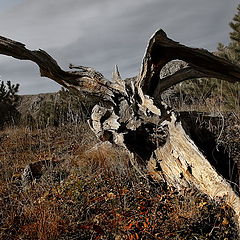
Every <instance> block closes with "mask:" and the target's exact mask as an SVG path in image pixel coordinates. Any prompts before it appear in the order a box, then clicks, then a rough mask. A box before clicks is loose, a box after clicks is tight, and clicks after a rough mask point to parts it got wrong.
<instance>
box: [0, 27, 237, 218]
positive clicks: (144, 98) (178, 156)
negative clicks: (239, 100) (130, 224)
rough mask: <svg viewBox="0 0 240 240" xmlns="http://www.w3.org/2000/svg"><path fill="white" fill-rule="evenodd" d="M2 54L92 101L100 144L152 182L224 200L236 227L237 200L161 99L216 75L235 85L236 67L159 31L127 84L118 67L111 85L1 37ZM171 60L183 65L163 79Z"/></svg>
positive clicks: (98, 75) (97, 75) (82, 69)
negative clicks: (115, 148) (117, 150)
mask: <svg viewBox="0 0 240 240" xmlns="http://www.w3.org/2000/svg"><path fill="white" fill-rule="evenodd" d="M0 53H1V54H5V55H9V56H12V57H14V58H17V59H21V60H30V61H33V62H35V63H36V64H37V65H38V66H39V68H40V72H41V76H45V77H48V78H51V79H52V80H54V81H56V82H57V83H59V84H61V85H63V86H64V87H66V88H70V89H76V90H77V91H78V93H79V94H81V95H82V96H83V97H84V98H86V99H88V100H90V101H96V103H97V104H96V105H95V107H94V108H93V110H92V116H91V119H90V120H89V125H90V127H91V128H92V130H93V131H94V132H95V134H96V135H97V136H98V137H99V139H100V140H102V141H109V142H111V143H112V144H117V145H120V146H122V147H123V148H125V149H126V151H127V152H128V153H129V154H130V155H131V156H132V163H133V165H134V166H135V167H136V166H138V167H139V168H140V169H141V171H143V172H144V174H147V172H148V171H149V172H151V174H152V177H153V178H155V179H156V180H157V179H160V178H161V180H162V179H165V181H166V182H167V183H169V184H172V185H174V186H175V187H177V188H179V189H181V188H184V187H194V188H198V189H199V190H200V191H202V192H204V193H206V194H207V195H209V197H211V198H214V199H218V198H219V197H222V198H224V199H225V201H226V202H227V203H228V204H229V205H230V206H231V207H232V208H233V209H234V210H235V212H236V217H237V219H238V223H240V199H239V197H238V196H237V195H236V194H235V193H234V191H233V190H232V188H231V186H230V185H229V184H228V183H227V181H226V180H224V179H223V177H221V176H220V175H219V174H218V173H217V172H216V171H215V169H214V168H213V167H212V166H211V165H210V163H209V162H208V160H207V159H206V158H205V156H203V154H202V153H201V152H200V151H199V150H198V148H197V147H196V145H195V144H194V142H193V141H192V140H191V139H190V138H189V137H188V136H187V135H186V133H185V132H184V130H183V128H182V126H181V122H178V121H177V120H176V117H175V114H174V113H173V112H172V111H171V109H169V108H168V106H166V105H165V104H164V103H162V102H161V101H160V100H159V97H160V94H161V92H163V91H164V90H166V89H167V88H169V87H170V86H172V85H174V84H177V83H179V82H182V81H185V80H187V79H195V78H199V77H216V78H220V79H223V80H226V81H229V82H232V83H235V82H239V81H240V67H239V66H236V65H234V64H232V63H230V62H228V61H226V60H224V59H222V58H219V57H217V56H214V55H213V54H211V53H209V52H208V51H206V50H203V49H195V48H189V47H186V46H184V45H181V44H179V43H177V42H175V41H173V40H171V39H169V38H168V37H167V35H166V33H165V32H164V31H162V30H159V31H157V32H156V33H155V34H154V35H153V37H152V38H151V39H150V41H149V44H148V47H147V49H146V54H145V57H144V59H143V63H142V69H141V71H140V73H139V75H138V76H137V77H135V78H131V79H126V80H122V79H121V76H120V74H119V71H118V69H117V67H116V69H115V72H114V73H113V79H112V81H108V80H107V79H105V78H104V77H103V75H102V74H101V73H99V72H97V71H96V70H94V69H92V68H90V67H83V66H73V65H70V68H71V69H75V70H74V71H63V70H62V69H61V68H60V67H59V66H58V64H57V62H56V61H55V60H54V59H53V58H52V57H51V56H49V55H48V54H47V53H46V52H44V51H43V50H37V51H31V50H28V49H27V48H26V47H25V45H24V44H22V43H19V42H16V41H13V40H10V39H7V38H4V37H0ZM174 59H179V60H183V61H185V62H186V63H187V64H186V66H185V67H184V68H182V69H180V70H179V71H178V72H176V73H174V74H172V75H170V76H168V77H165V78H163V79H161V78H160V72H161V69H162V68H163V67H164V65H165V64H166V63H168V62H169V61H172V60H174ZM99 103H100V104H99Z"/></svg>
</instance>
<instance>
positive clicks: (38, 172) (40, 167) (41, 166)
mask: <svg viewBox="0 0 240 240" xmlns="http://www.w3.org/2000/svg"><path fill="white" fill-rule="evenodd" d="M62 162H63V161H52V160H41V161H37V162H33V163H29V164H28V165H27V166H26V167H25V168H24V170H23V173H22V176H21V179H22V185H23V186H26V185H28V184H29V183H31V182H32V181H34V180H39V179H40V178H41V177H42V176H43V175H44V174H45V173H46V172H48V171H49V170H50V171H51V172H52V171H53V169H54V168H55V167H56V166H58V165H59V164H60V163H62ZM59 175H61V174H59ZM64 176H65V177H66V174H64Z"/></svg>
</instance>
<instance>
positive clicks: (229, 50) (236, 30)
mask: <svg viewBox="0 0 240 240" xmlns="http://www.w3.org/2000/svg"><path fill="white" fill-rule="evenodd" d="M237 11H238V12H237V13H236V14H235V16H234V17H233V20H232V22H230V24H229V25H230V27H231V29H232V32H230V40H231V42H230V43H229V44H228V45H227V46H224V45H223V44H221V43H219V45H218V51H219V55H220V56H221V57H224V58H226V59H228V60H230V61H231V62H234V63H235V64H240V4H239V5H238V7H237Z"/></svg>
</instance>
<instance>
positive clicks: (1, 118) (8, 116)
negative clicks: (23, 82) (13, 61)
mask: <svg viewBox="0 0 240 240" xmlns="http://www.w3.org/2000/svg"><path fill="white" fill-rule="evenodd" d="M18 89H19V84H16V85H14V84H12V83H11V82H10V81H7V83H6V84H5V83H4V81H1V82H0V129H2V128H3V127H4V126H5V125H7V124H10V123H14V124H15V123H16V122H17V121H19V119H20V113H19V112H18V110H17V109H16V107H17V104H18V101H19V96H18V95H17V92H18Z"/></svg>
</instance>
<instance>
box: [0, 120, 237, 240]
mask: <svg viewBox="0 0 240 240" xmlns="http://www.w3.org/2000/svg"><path fill="white" fill-rule="evenodd" d="M0 136H1V143H0V144H1V145H0V147H1V154H0V159H1V174H0V181H1V184H0V206H1V208H0V209H1V210H0V239H41V240H43V239H236V228H235V224H234V219H233V218H232V216H233V213H232V211H231V209H229V208H228V207H227V206H225V205H222V204H221V201H219V202H213V201H211V200H210V199H208V198H207V197H206V196H204V195H202V194H201V193H199V192H197V191H193V190H191V189H185V190H184V191H182V192H181V193H179V192H178V191H177V190H176V189H173V188H171V186H166V185H165V183H164V182H158V183H157V182H154V181H151V179H148V178H145V177H143V176H141V175H140V174H139V172H138V171H136V170H135V169H134V168H133V167H132V165H131V163H130V162H129V159H128V157H127V156H126V155H125V154H124V152H123V151H121V150H120V149H116V148H114V147H112V146H110V145H109V144H107V143H104V144H101V145H99V146H98V147H94V148H92V147H93V146H94V145H95V144H96V139H95V137H94V136H93V135H92V134H91V132H90V131H89V129H88V126H87V125H86V124H83V123H82V124H73V123H72V124H69V125H66V126H61V127H58V128H56V127H48V128H45V129H33V130H30V129H29V128H27V127H18V128H15V127H11V128H7V129H5V130H4V131H2V132H1V134H0ZM39 160H52V161H53V162H61V164H59V165H56V166H55V167H53V166H52V167H48V168H47V169H46V171H45V172H44V173H43V175H42V176H41V177H40V178H38V179H35V180H34V181H33V182H31V183H29V184H28V185H27V186H23V185H22V179H21V173H22V172H23V169H24V167H25V166H26V165H27V164H28V163H31V162H34V161H39ZM62 160H63V161H62Z"/></svg>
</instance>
